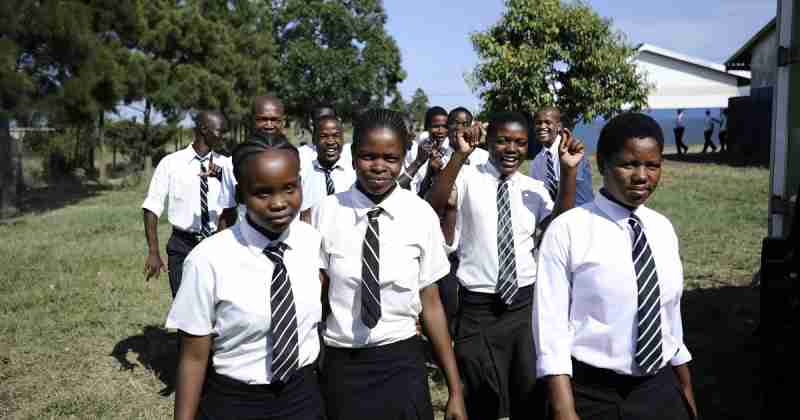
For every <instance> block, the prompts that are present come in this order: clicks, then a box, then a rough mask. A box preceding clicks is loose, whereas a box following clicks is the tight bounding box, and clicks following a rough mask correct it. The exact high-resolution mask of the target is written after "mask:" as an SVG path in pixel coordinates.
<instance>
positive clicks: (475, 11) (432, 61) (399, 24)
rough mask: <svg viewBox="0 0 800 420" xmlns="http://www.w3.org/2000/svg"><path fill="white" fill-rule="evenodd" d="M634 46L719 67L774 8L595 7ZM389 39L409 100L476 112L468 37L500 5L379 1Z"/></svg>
mask: <svg viewBox="0 0 800 420" xmlns="http://www.w3.org/2000/svg"><path fill="white" fill-rule="evenodd" d="M588 4H589V5H590V6H591V7H592V8H593V9H594V10H595V11H596V12H597V13H598V14H600V16H602V17H604V18H609V19H611V20H612V25H613V26H614V28H615V29H617V30H619V31H621V32H623V33H624V34H625V35H626V36H627V38H628V40H629V42H630V43H631V44H634V45H636V44H640V43H647V44H653V45H656V46H659V47H662V48H666V49H669V50H673V51H675V52H679V53H682V54H685V55H689V56H693V57H697V58H702V59H705V60H709V61H713V62H717V63H722V62H724V61H725V60H726V59H727V58H729V57H730V56H731V55H733V53H734V52H736V50H738V49H739V48H740V47H741V46H742V45H744V43H745V42H747V40H749V39H750V38H751V37H752V36H753V35H754V34H755V33H756V32H758V30H759V29H761V28H762V27H763V26H764V25H765V24H766V23H767V22H769V21H770V19H772V18H773V17H775V14H776V11H777V0H672V1H642V0H593V1H588ZM384 7H385V8H386V14H387V16H388V22H387V28H386V29H387V31H388V32H389V34H391V35H392V36H393V37H394V39H395V40H396V41H397V44H398V46H399V47H400V51H401V54H402V60H403V68H404V69H405V70H406V73H407V77H406V80H405V81H404V82H403V83H402V84H401V85H400V91H401V92H402V94H403V97H404V98H405V99H406V100H409V99H410V98H411V95H413V93H414V91H415V90H416V89H417V88H420V87H421V88H422V89H423V90H424V91H425V93H426V94H427V95H428V98H429V99H430V103H431V105H440V106H443V107H445V108H447V109H451V108H454V107H456V106H459V105H463V106H466V107H468V108H470V109H478V108H479V99H478V97H477V96H476V95H475V94H474V93H473V92H472V91H471V90H470V88H469V87H468V86H467V84H466V83H465V82H464V75H465V74H466V73H469V72H471V71H472V70H473V69H474V68H475V65H476V64H477V62H478V58H477V56H476V55H475V52H474V50H473V48H472V44H471V42H470V39H469V35H470V34H471V33H473V32H476V31H485V30H486V29H487V28H489V27H490V26H491V25H493V24H495V23H497V22H498V21H499V20H500V16H501V14H502V12H503V10H504V2H503V1H502V0H461V1H454V0H426V1H421V0H384Z"/></svg>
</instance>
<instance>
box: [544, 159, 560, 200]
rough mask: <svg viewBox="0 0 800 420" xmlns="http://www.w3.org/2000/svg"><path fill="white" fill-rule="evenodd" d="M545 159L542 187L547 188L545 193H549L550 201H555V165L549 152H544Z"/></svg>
mask: <svg viewBox="0 0 800 420" xmlns="http://www.w3.org/2000/svg"><path fill="white" fill-rule="evenodd" d="M545 157H546V158H547V166H546V167H547V174H546V175H545V180H544V186H545V187H547V191H548V192H549V193H550V199H551V200H553V201H556V196H558V180H557V179H556V165H555V162H553V154H552V153H551V152H550V150H546V151H545Z"/></svg>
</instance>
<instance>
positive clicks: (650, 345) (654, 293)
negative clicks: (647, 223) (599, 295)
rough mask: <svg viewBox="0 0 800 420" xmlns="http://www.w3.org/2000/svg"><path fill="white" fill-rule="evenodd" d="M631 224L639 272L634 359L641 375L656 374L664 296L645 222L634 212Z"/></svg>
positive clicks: (635, 263)
mask: <svg viewBox="0 0 800 420" xmlns="http://www.w3.org/2000/svg"><path fill="white" fill-rule="evenodd" d="M628 224H629V225H630V227H631V230H632V231H633V238H634V239H633V252H632V258H633V267H634V270H635V271H636V285H637V289H638V299H637V300H638V306H637V310H636V314H637V317H636V319H637V321H636V322H637V324H636V326H637V333H636V355H635V357H634V359H635V360H636V363H637V364H638V365H639V367H640V368H641V369H642V372H644V373H645V374H648V375H652V374H655V373H656V372H658V369H659V368H661V361H662V354H661V352H662V349H661V297H660V289H659V287H658V273H656V261H655V259H653V253H652V251H651V250H650V245H648V243H647V235H645V233H644V230H643V229H642V221H641V220H639V217H637V216H636V215H635V214H633V213H631V217H630V219H628Z"/></svg>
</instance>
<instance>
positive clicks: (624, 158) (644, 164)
mask: <svg viewBox="0 0 800 420" xmlns="http://www.w3.org/2000/svg"><path fill="white" fill-rule="evenodd" d="M662 160H663V159H662V156H661V147H660V146H659V144H658V141H656V140H655V139H654V138H652V137H644V138H629V139H627V140H625V143H624V147H623V148H622V150H620V151H619V152H618V153H616V154H615V155H614V156H613V157H612V158H611V159H609V161H607V162H602V164H601V165H600V172H601V174H602V175H603V184H604V186H605V188H606V191H608V193H609V194H611V196H612V197H614V198H615V199H616V200H617V201H619V202H621V203H623V204H625V205H627V206H629V207H637V206H640V205H642V204H644V203H645V202H646V201H647V200H648V199H649V198H650V196H651V195H652V194H653V192H654V191H655V190H656V187H657V186H658V181H659V179H660V178H661V163H662Z"/></svg>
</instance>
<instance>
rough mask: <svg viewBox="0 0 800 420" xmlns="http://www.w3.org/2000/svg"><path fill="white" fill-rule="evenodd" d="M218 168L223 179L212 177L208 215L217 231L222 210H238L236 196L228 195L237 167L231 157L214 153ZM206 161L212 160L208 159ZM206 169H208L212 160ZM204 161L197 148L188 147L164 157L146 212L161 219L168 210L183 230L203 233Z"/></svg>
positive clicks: (160, 163) (171, 222) (151, 185)
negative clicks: (201, 165)
mask: <svg viewBox="0 0 800 420" xmlns="http://www.w3.org/2000/svg"><path fill="white" fill-rule="evenodd" d="M210 153H211V157H212V159H213V161H214V164H215V165H217V166H220V167H221V168H222V171H221V172H220V173H221V175H220V178H221V179H220V178H217V177H208V195H207V202H208V212H209V216H210V217H209V219H210V220H209V225H210V227H211V230H212V231H214V230H216V229H217V220H218V219H219V215H220V214H221V213H222V210H223V209H225V208H230V207H235V206H236V204H235V200H234V201H233V202H231V201H229V199H230V198H233V193H232V192H230V191H228V190H227V189H228V188H229V185H230V183H229V180H228V177H231V178H232V176H233V170H232V168H233V165H232V163H231V159H230V158H229V157H225V156H223V155H220V154H219V153H216V152H210ZM205 157H208V155H206V156H205ZM204 165H205V166H206V169H208V160H205V163H204ZM201 172H202V171H201V170H200V160H199V156H197V152H195V150H194V147H193V146H192V145H191V144H190V145H189V146H188V147H186V148H184V149H182V150H178V151H177V152H174V153H170V154H168V155H167V156H164V158H163V159H161V161H160V162H159V163H158V166H156V170H155V172H153V178H152V179H151V180H150V187H149V189H148V190H147V197H146V198H145V200H144V202H143V203H142V208H143V209H146V210H149V211H151V212H153V214H155V215H156V216H159V217H160V216H161V213H163V211H164V207H165V206H166V208H167V220H169V223H170V224H171V225H172V226H174V227H176V228H178V229H180V230H185V231H189V232H200V230H201V220H200V213H201V211H200V173H201Z"/></svg>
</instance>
